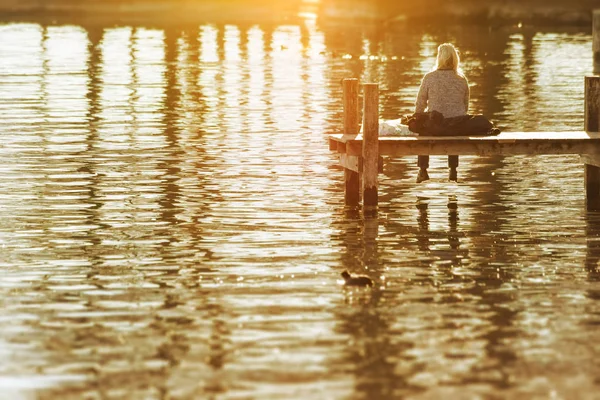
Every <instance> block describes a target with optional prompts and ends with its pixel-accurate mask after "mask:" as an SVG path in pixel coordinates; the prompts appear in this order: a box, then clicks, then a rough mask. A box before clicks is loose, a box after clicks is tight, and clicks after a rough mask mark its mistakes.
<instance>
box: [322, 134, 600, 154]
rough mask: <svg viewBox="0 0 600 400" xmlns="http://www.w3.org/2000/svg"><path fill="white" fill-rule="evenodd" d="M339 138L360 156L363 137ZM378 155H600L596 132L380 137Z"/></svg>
mask: <svg viewBox="0 0 600 400" xmlns="http://www.w3.org/2000/svg"><path fill="white" fill-rule="evenodd" d="M335 136H337V137H336V138H335V139H334V140H339V141H342V142H344V143H345V144H346V153H347V154H348V155H361V152H359V151H358V149H359V148H361V147H362V135H356V136H354V137H348V136H345V137H342V135H335ZM378 142H379V154H380V155H386V156H406V155H419V154H422V155H482V156H487V155H536V154H600V134H599V133H597V132H585V131H574V132H504V133H502V134H500V135H498V136H452V137H432V136H399V137H380V138H379V141H378Z"/></svg>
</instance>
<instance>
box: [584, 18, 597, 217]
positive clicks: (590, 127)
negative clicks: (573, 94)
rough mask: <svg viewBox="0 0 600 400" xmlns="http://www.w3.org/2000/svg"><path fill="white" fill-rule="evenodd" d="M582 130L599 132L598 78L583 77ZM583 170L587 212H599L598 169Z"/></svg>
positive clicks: (590, 166) (595, 167) (587, 165)
mask: <svg viewBox="0 0 600 400" xmlns="http://www.w3.org/2000/svg"><path fill="white" fill-rule="evenodd" d="M594 15H596V14H594ZM594 21H595V20H594ZM599 28H600V27H599ZM584 129H585V130H586V131H587V132H600V76H586V77H585V111H584ZM584 168H585V199H586V206H587V209H588V210H589V211H598V210H600V167H597V166H596V165H592V164H585V167H584Z"/></svg>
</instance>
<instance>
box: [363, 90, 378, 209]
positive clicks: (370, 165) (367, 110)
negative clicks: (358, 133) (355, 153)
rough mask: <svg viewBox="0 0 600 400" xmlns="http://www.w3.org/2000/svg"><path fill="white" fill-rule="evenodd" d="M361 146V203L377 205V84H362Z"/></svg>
mask: <svg viewBox="0 0 600 400" xmlns="http://www.w3.org/2000/svg"><path fill="white" fill-rule="evenodd" d="M363 94H364V109H363V121H364V125H363V148H362V157H363V163H362V181H363V204H364V205H365V206H366V207H368V206H377V202H378V194H377V187H378V182H377V174H378V171H379V168H378V164H379V85H378V84H376V83H366V84H364V85H363Z"/></svg>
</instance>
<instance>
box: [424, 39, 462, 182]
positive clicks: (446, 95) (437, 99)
mask: <svg viewBox="0 0 600 400" xmlns="http://www.w3.org/2000/svg"><path fill="white" fill-rule="evenodd" d="M469 95H470V93H469V83H468V82H467V78H465V76H464V75H463V73H462V71H461V69H460V57H459V56H458V52H457V51H456V48H455V47H454V46H453V45H452V44H450V43H444V44H441V45H440V46H439V47H438V53H437V58H436V63H435V67H434V69H433V71H431V72H429V73H427V74H425V76H424V77H423V80H422V81H421V87H420V88H419V94H418V95H417V101H416V103H415V113H421V112H425V111H426V110H427V111H438V112H440V113H441V114H442V115H443V116H444V118H452V117H459V116H463V115H466V114H467V110H468V108H469ZM418 164H419V175H418V176H417V182H422V181H424V180H427V179H429V175H428V174H427V168H428V167H429V156H419V162H418ZM448 166H449V167H450V179H451V180H456V167H457V166H458V156H448Z"/></svg>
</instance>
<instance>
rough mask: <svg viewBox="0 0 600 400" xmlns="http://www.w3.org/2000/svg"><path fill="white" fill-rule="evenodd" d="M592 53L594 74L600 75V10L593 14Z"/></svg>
mask: <svg viewBox="0 0 600 400" xmlns="http://www.w3.org/2000/svg"><path fill="white" fill-rule="evenodd" d="M592 52H593V54H592V56H593V58H594V74H600V9H598V10H594V11H593V14H592Z"/></svg>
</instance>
